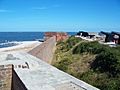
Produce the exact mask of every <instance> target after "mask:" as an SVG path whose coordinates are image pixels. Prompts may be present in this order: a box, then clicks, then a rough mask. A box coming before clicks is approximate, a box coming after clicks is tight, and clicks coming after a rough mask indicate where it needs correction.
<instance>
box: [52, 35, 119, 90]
mask: <svg viewBox="0 0 120 90" xmlns="http://www.w3.org/2000/svg"><path fill="white" fill-rule="evenodd" d="M83 43H87V44H83ZM82 44H83V46H84V45H88V46H85V48H83V47H82ZM89 44H90V45H89ZM95 44H96V43H93V44H91V43H90V42H86V41H84V40H81V39H79V38H74V37H70V38H69V39H68V40H65V41H60V42H58V43H57V48H56V51H55V54H54V59H53V62H52V64H53V65H54V66H55V67H57V68H58V69H60V70H63V71H65V72H67V73H69V74H71V75H73V76H75V77H77V78H78V79H81V80H84V81H85V82H87V83H89V84H91V85H94V86H96V87H98V88H100V89H102V90H119V89H120V82H119V81H120V78H119V76H117V77H110V75H109V74H108V72H106V71H105V72H101V71H100V70H97V69H98V68H97V69H96V70H94V69H93V68H92V67H91V63H93V62H94V61H95V59H96V56H98V55H99V53H100V52H101V50H102V51H103V50H104V49H103V48H104V47H106V46H103V47H102V46H101V45H99V44H97V45H96V46H97V48H94V49H95V50H93V51H91V49H90V51H89V47H90V46H91V47H92V45H93V47H96V46H94V45H95ZM87 47H88V48H87ZM91 47H90V48H91ZM93 47H92V48H93ZM98 47H99V48H98ZM76 48H77V49H76ZM79 48H80V49H81V48H83V50H82V52H81V51H79V50H80V49H79ZM78 49H79V50H78ZM117 49H118V48H117ZM77 50H78V51H77ZM96 50H97V52H96ZM73 51H75V53H74V54H73ZM107 51H108V50H107ZM91 52H93V53H91Z"/></svg>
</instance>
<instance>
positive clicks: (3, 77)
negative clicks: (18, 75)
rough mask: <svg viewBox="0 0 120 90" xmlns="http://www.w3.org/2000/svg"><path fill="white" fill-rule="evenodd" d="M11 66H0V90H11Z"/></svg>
mask: <svg viewBox="0 0 120 90" xmlns="http://www.w3.org/2000/svg"><path fill="white" fill-rule="evenodd" d="M12 69H13V65H0V90H11V86H12V85H11V82H12Z"/></svg>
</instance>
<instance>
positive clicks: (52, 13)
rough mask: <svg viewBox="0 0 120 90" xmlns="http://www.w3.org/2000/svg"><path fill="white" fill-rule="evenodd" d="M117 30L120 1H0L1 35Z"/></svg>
mask: <svg viewBox="0 0 120 90" xmlns="http://www.w3.org/2000/svg"><path fill="white" fill-rule="evenodd" d="M80 30H85V31H91V32H99V31H100V30H102V31H103V30H104V31H120V0H0V32H19V31H20V32H26V31H28V32H34V31H35V32H39V31H43V32H44V31H67V32H69V31H70V32H76V31H80Z"/></svg>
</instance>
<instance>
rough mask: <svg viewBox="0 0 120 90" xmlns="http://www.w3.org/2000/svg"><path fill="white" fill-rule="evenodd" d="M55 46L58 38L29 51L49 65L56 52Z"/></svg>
mask: <svg viewBox="0 0 120 90" xmlns="http://www.w3.org/2000/svg"><path fill="white" fill-rule="evenodd" d="M55 44H56V37H55V36H53V37H51V38H49V39H47V40H46V41H45V42H43V43H42V44H40V45H39V46H37V47H36V48H34V49H33V50H31V51H29V52H28V53H29V54H31V55H33V56H35V57H37V58H39V59H41V60H44V61H45V62H47V63H51V60H52V58H53V53H54V51H55Z"/></svg>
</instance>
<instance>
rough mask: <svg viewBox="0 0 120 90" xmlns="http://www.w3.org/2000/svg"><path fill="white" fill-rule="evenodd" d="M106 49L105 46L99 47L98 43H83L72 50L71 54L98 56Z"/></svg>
mask: <svg viewBox="0 0 120 90" xmlns="http://www.w3.org/2000/svg"><path fill="white" fill-rule="evenodd" d="M106 47H107V46H105V45H101V44H99V43H98V42H83V43H80V44H79V45H78V46H76V47H75V48H74V49H73V54H80V53H84V52H87V53H92V54H99V53H100V52H102V51H104V50H105V48H106Z"/></svg>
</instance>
